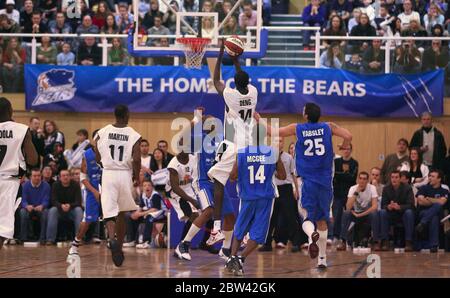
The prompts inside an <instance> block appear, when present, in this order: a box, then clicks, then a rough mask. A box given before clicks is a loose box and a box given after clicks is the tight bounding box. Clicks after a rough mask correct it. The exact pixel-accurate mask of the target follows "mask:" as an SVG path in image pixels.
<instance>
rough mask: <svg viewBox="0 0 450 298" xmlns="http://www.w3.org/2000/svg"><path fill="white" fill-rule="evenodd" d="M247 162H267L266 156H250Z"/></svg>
mask: <svg viewBox="0 0 450 298" xmlns="http://www.w3.org/2000/svg"><path fill="white" fill-rule="evenodd" d="M247 162H262V163H265V162H266V156H265V155H250V156H247Z"/></svg>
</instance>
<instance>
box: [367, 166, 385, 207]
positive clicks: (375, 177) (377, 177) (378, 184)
mask: <svg viewBox="0 0 450 298" xmlns="http://www.w3.org/2000/svg"><path fill="white" fill-rule="evenodd" d="M370 184H372V185H373V186H375V188H376V190H377V194H378V210H380V209H381V195H382V194H383V187H384V186H385V185H384V184H383V183H382V181H381V169H380V168H379V167H373V168H372V169H371V170H370Z"/></svg>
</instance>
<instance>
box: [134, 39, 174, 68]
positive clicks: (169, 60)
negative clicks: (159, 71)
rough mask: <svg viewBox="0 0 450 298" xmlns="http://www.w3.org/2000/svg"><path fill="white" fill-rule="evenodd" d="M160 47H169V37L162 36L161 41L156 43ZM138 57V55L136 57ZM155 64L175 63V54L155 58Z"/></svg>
mask: <svg viewBox="0 0 450 298" xmlns="http://www.w3.org/2000/svg"><path fill="white" fill-rule="evenodd" d="M156 46H158V47H168V46H169V39H168V38H160V39H159V42H157V43H156ZM135 58H136V57H135ZM153 65H173V56H161V57H154V58H153Z"/></svg>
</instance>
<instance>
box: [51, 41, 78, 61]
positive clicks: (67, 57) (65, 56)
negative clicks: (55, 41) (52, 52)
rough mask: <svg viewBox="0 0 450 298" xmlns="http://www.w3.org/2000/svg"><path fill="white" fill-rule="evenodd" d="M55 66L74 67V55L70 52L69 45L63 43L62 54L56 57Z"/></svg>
mask: <svg viewBox="0 0 450 298" xmlns="http://www.w3.org/2000/svg"><path fill="white" fill-rule="evenodd" d="M56 64H58V65H74V64H75V54H74V53H72V51H71V50H70V44H68V43H64V44H63V46H62V52H61V53H59V54H58V55H57V56H56Z"/></svg>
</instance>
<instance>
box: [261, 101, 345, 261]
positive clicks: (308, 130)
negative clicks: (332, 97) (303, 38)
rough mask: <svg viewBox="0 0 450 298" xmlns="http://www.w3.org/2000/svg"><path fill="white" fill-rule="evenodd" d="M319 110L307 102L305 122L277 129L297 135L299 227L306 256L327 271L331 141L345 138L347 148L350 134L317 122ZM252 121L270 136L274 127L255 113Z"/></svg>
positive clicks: (331, 173)
mask: <svg viewBox="0 0 450 298" xmlns="http://www.w3.org/2000/svg"><path fill="white" fill-rule="evenodd" d="M320 115H321V111H320V107H319V106H318V105H316V104H314V103H307V104H306V105H305V107H304V109H303V118H304V119H305V120H306V121H307V122H306V123H293V124H290V125H288V126H285V127H280V129H279V136H280V137H289V136H296V137H297V142H296V145H295V157H296V160H295V164H296V169H297V175H298V176H299V177H301V179H302V185H301V190H302V191H301V193H302V195H301V200H299V204H301V206H299V210H300V213H301V214H302V215H303V218H304V221H303V224H302V228H303V230H304V231H305V233H306V235H308V237H309V249H308V250H309V255H310V257H311V258H313V259H315V258H317V256H319V259H318V268H321V269H325V268H327V260H326V248H327V234H328V227H327V220H328V219H329V215H330V207H331V203H332V200H333V189H332V185H333V184H332V183H333V159H334V153H333V142H332V136H333V135H335V136H338V137H341V138H343V139H344V142H343V144H342V148H344V149H345V148H349V147H350V144H351V141H352V135H351V133H350V132H349V131H348V130H347V129H345V128H342V127H339V126H338V125H336V124H335V123H331V122H330V123H325V122H319V119H320ZM255 118H256V120H257V121H259V122H260V123H261V124H263V125H265V126H266V127H267V132H268V134H269V135H272V134H273V130H274V129H273V128H272V127H271V126H268V125H267V123H265V121H264V120H263V119H261V118H260V115H259V114H258V113H256V114H255Z"/></svg>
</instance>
